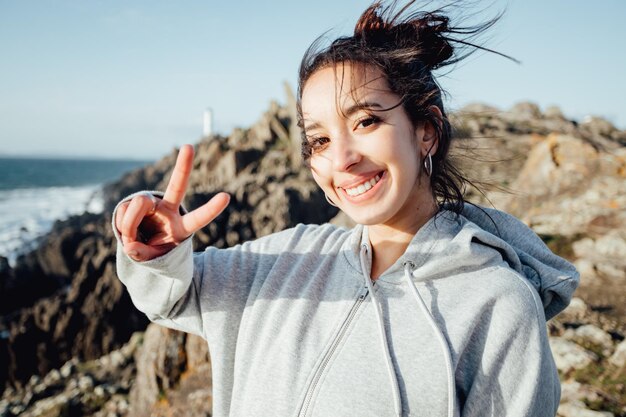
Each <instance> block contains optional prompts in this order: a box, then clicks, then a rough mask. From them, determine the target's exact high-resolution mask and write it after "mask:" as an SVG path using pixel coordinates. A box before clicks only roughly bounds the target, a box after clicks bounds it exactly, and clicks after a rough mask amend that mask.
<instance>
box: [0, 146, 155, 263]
mask: <svg viewBox="0 0 626 417" xmlns="http://www.w3.org/2000/svg"><path fill="white" fill-rule="evenodd" d="M147 163H149V161H132V160H85V159H43V158H0V256H4V257H6V258H8V259H9V263H10V264H11V265H13V264H14V263H15V259H16V258H17V256H18V255H19V254H20V253H24V252H26V251H28V250H31V249H33V248H34V246H35V245H36V242H37V239H38V238H39V237H41V236H42V235H44V234H46V233H47V232H48V231H49V230H50V229H51V227H52V225H53V224H54V222H55V221H56V220H63V219H66V218H68V217H70V216H72V215H75V214H82V213H84V212H86V211H88V212H92V213H100V212H102V210H103V198H102V192H101V189H102V186H103V185H104V184H106V183H108V182H111V181H114V180H116V179H118V178H120V177H121V176H122V175H123V174H124V173H126V172H129V171H131V170H133V169H136V168H138V167H140V166H144V165H146V164H147Z"/></svg>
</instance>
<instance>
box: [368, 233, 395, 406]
mask: <svg viewBox="0 0 626 417" xmlns="http://www.w3.org/2000/svg"><path fill="white" fill-rule="evenodd" d="M366 255H367V245H363V246H361V256H360V260H361V270H362V271H363V276H364V277H365V282H366V284H367V289H368V290H369V293H370V296H371V297H372V302H373V303H374V313H375V314H376V319H377V321H378V332H379V334H380V341H381V344H382V346H383V351H384V352H385V361H386V362H387V372H388V374H389V382H390V383H391V390H392V391H393V403H394V404H393V405H394V409H395V411H396V416H398V417H402V403H401V401H400V388H398V379H397V377H396V371H395V370H394V369H393V363H392V362H391V355H390V354H389V344H388V343H387V334H386V332H385V323H384V322H383V318H382V314H381V312H380V304H379V303H378V300H377V299H376V295H375V294H374V287H373V285H372V280H371V279H370V277H369V276H368V274H367V268H366V265H365V256H366Z"/></svg>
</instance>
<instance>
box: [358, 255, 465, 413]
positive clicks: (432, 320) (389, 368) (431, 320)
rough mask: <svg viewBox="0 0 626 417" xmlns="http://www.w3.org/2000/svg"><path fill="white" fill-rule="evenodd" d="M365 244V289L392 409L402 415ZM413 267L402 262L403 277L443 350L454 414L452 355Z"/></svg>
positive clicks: (450, 404) (454, 394) (362, 263)
mask: <svg viewBox="0 0 626 417" xmlns="http://www.w3.org/2000/svg"><path fill="white" fill-rule="evenodd" d="M367 249H368V248H367V245H362V246H361V256H360V261H361V270H362V271H363V276H364V278H365V283H366V284H367V289H368V290H369V293H370V295H371V297H372V302H373V303H374V313H375V314H376V320H377V321H378V332H379V335H380V341H381V344H382V346H383V351H384V353H385V361H386V363H387V372H388V375H389V382H390V383H391V390H392V392H393V399H394V409H395V411H396V415H397V416H398V417H401V416H402V402H401V400H400V389H399V386H398V378H397V377H396V372H395V370H394V369H393V363H392V361H391V355H390V353H389V344H388V343H387V333H386V332H385V323H384V322H383V318H382V313H381V308H380V303H379V302H378V299H377V298H376V294H375V293H374V287H373V285H372V280H371V279H370V277H369V276H368V274H367V268H366V263H365V257H366V256H367ZM414 268H415V265H414V264H413V263H412V262H405V263H404V278H405V279H406V281H407V283H408V286H409V289H410V291H411V293H412V294H413V296H414V297H415V299H416V300H417V304H418V305H419V307H420V309H421V310H422V313H424V316H426V318H427V320H428V323H429V324H430V326H431V327H432V329H433V331H434V332H435V335H436V336H437V340H438V341H439V344H440V345H441V350H442V351H443V356H444V360H445V363H446V371H447V380H448V417H454V416H455V410H454V407H455V399H456V390H455V385H454V373H453V371H452V357H451V354H450V348H449V347H448V342H447V341H446V338H445V336H444V335H443V333H442V331H441V329H440V328H439V326H437V323H436V322H435V318H434V317H433V316H432V314H431V313H430V310H428V307H426V303H424V299H423V298H422V296H421V295H420V293H419V291H418V290H417V287H416V286H415V283H413V279H412V278H411V276H412V272H411V271H412V269H414Z"/></svg>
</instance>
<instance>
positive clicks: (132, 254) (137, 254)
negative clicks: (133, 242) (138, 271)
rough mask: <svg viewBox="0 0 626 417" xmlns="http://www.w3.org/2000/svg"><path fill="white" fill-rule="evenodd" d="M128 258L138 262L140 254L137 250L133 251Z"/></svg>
mask: <svg viewBox="0 0 626 417" xmlns="http://www.w3.org/2000/svg"><path fill="white" fill-rule="evenodd" d="M128 256H130V257H131V258H133V259H135V260H137V258H139V252H137V251H136V250H131V251H129V252H128Z"/></svg>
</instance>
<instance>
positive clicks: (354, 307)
mask: <svg viewBox="0 0 626 417" xmlns="http://www.w3.org/2000/svg"><path fill="white" fill-rule="evenodd" d="M368 293H369V291H368V289H367V288H365V292H363V293H362V294H361V295H360V296H359V298H357V299H356V301H355V302H354V304H353V305H352V308H351V309H350V312H349V313H348V316H347V317H346V318H345V320H344V321H343V324H342V325H341V328H340V329H339V332H338V333H337V336H336V337H335V340H333V343H332V345H331V346H330V348H329V349H328V351H327V352H326V355H324V358H323V359H322V362H321V363H320V365H319V367H318V368H317V371H316V372H315V375H314V376H313V379H312V380H311V383H310V384H309V388H308V390H307V393H306V395H305V397H304V401H303V403H302V407H301V408H300V412H299V413H298V417H304V416H306V414H307V412H308V410H309V405H310V404H311V399H312V398H313V393H314V392H315V389H316V388H317V384H318V383H319V380H320V378H321V376H322V374H323V373H324V370H325V369H326V366H327V365H328V362H330V359H331V358H332V357H333V354H334V353H335V349H337V346H339V342H341V340H342V339H343V337H344V335H345V334H346V330H347V329H348V327H349V326H350V323H351V322H352V319H353V318H354V316H355V315H356V312H357V311H358V309H359V307H360V306H361V304H362V303H363V300H365V297H367V294H368Z"/></svg>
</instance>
